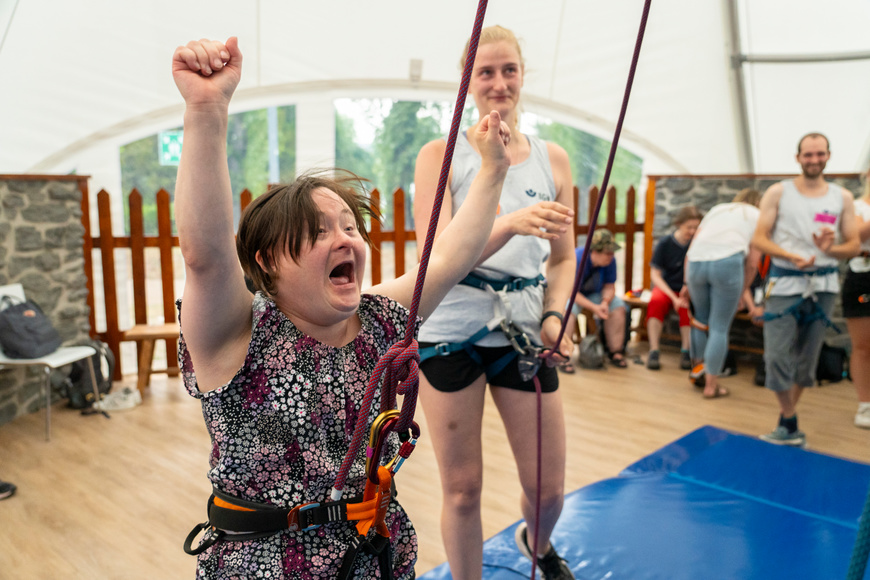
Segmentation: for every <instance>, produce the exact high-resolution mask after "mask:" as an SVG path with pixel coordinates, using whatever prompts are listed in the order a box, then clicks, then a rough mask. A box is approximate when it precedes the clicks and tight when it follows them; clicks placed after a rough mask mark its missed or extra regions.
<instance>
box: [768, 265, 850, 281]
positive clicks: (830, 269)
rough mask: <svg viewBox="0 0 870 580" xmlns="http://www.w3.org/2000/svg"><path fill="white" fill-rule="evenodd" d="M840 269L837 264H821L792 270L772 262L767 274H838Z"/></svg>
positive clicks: (788, 276) (799, 275)
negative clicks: (820, 265)
mask: <svg viewBox="0 0 870 580" xmlns="http://www.w3.org/2000/svg"><path fill="white" fill-rule="evenodd" d="M839 273H840V269H839V268H838V267H837V266H822V267H820V268H816V269H815V270H792V269H791V268H783V267H782V266H777V265H776V264H774V263H773V262H771V264H770V270H769V271H768V274H767V275H768V276H769V277H771V278H795V277H802V276H827V275H828V274H839Z"/></svg>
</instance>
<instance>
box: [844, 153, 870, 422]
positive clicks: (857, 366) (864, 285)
mask: <svg viewBox="0 0 870 580" xmlns="http://www.w3.org/2000/svg"><path fill="white" fill-rule="evenodd" d="M855 220H856V222H857V224H858V237H859V238H860V240H861V253H860V254H859V255H858V256H857V257H855V258H852V259H851V260H849V268H848V269H847V270H846V279H845V280H844V281H843V294H842V297H843V316H845V317H846V326H847V327H848V328H849V336H850V337H851V339H852V354H851V356H850V359H849V370H850V371H851V374H852V383H853V384H854V385H855V390H856V391H857V393H858V412H857V413H856V414H855V426H856V427H861V428H864V429H870V169H868V170H867V172H866V173H865V174H864V195H862V196H861V197H860V198H858V199H857V200H856V201H855Z"/></svg>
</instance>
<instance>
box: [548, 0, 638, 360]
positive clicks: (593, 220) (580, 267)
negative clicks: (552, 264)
mask: <svg viewBox="0 0 870 580" xmlns="http://www.w3.org/2000/svg"><path fill="white" fill-rule="evenodd" d="M651 3H652V0H645V2H644V5H643V15H642V16H641V19H640V27H639V29H638V31H637V41H636V42H635V45H634V55H632V58H631V68H630V69H629V71H628V80H627V81H626V83H625V94H624V95H623V97H622V108H621V109H620V111H619V120H618V121H617V122H616V130H615V132H614V134H613V141H612V142H611V143H610V155H608V157H607V167H606V168H605V170H604V180H603V181H602V182H601V189H600V190H599V191H601V195H599V196H598V201H597V202H596V204H595V210H594V211H593V212H592V215H591V216H590V217H589V232H588V233H587V235H586V243H585V244H584V246H583V258H582V259H581V260H580V263H579V264H577V273H576V274H575V275H574V288H573V290H572V291H571V300H570V301H569V302H568V307H567V308H566V310H565V315H564V317H563V320H562V329H561V331H559V338H557V339H556V344H557V345H558V344H559V343H561V342H562V337H563V336H564V335H565V331H566V329H567V327H568V316H569V315H570V314H571V305H572V304H573V303H574V299H575V298H576V297H577V293H578V292H579V291H580V284H581V281H582V280H583V274H584V273H585V272H586V264H587V263H588V262H589V248H590V247H591V246H592V234H593V233H595V227H596V224H597V223H598V214H599V213H601V204H602V203H603V202H604V198H605V197H606V196H607V185H608V182H609V181H610V173H611V171H612V170H613V160H614V159H615V158H616V149H617V146H618V145H619V136H620V134H621V133H622V124H623V122H624V121H625V113H626V111H627V110H628V99H629V97H630V96H631V86H632V84H634V73H635V71H636V70H637V61H638V59H639V58H640V47H641V44H643V35H644V32H645V31H646V22H647V19H648V18H649V10H650V4H651ZM553 354H554V352H553V351H549V352H547V353H545V354H544V355H543V356H544V357H545V358H549V357H551V356H553Z"/></svg>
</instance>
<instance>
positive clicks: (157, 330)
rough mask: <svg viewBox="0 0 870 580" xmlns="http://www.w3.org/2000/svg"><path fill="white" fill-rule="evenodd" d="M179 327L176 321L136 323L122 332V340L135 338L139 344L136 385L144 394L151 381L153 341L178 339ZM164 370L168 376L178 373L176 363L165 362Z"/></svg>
mask: <svg viewBox="0 0 870 580" xmlns="http://www.w3.org/2000/svg"><path fill="white" fill-rule="evenodd" d="M179 332H180V329H179V327H178V323H177V322H170V323H167V324H159V325H158V324H156V325H151V324H137V325H136V326H134V327H133V328H131V329H129V330H127V331H125V332H124V337H123V340H125V341H126V340H135V341H136V344H137V345H138V346H139V377H138V379H137V381H136V387H137V388H138V389H139V393H140V394H144V391H145V387H147V386H148V385H149V383H150V382H151V365H152V363H153V362H154V342H155V341H157V340H161V339H162V340H166V341H170V340H178V334H179ZM167 367H168V368H167V369H166V372H167V373H168V374H169V375H170V376H175V375H177V374H178V366H177V364H172V363H171V361H170V362H168V363H167Z"/></svg>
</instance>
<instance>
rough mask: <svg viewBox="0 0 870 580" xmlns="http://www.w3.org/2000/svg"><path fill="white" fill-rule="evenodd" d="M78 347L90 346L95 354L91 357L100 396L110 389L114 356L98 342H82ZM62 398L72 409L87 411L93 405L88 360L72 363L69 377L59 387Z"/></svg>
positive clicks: (106, 347)
mask: <svg viewBox="0 0 870 580" xmlns="http://www.w3.org/2000/svg"><path fill="white" fill-rule="evenodd" d="M79 345H80V346H90V347H91V348H93V349H95V350H96V351H97V353H96V354H95V355H94V356H92V357H91V360H92V362H93V363H94V374H95V375H96V377H97V390H98V391H99V392H100V396H102V395H105V394H106V393H108V392H109V391H110V390H111V389H112V377H113V376H114V374H115V355H114V353H113V352H112V349H110V348H109V345H108V344H106V343H105V342H102V341H100V340H92V339H88V340H84V341H81V342H80V343H79ZM61 393H62V394H63V396H65V397H66V398H68V399H69V406H70V407H72V408H73V409H87V408H88V407H90V406H91V405H93V404H94V388H93V387H92V386H91V371H90V369H88V359H82V360H78V361H76V362H74V363H72V365H71V368H70V372H69V376H68V377H67V378H66V379H65V380H64V382H63V386H62V387H61Z"/></svg>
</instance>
